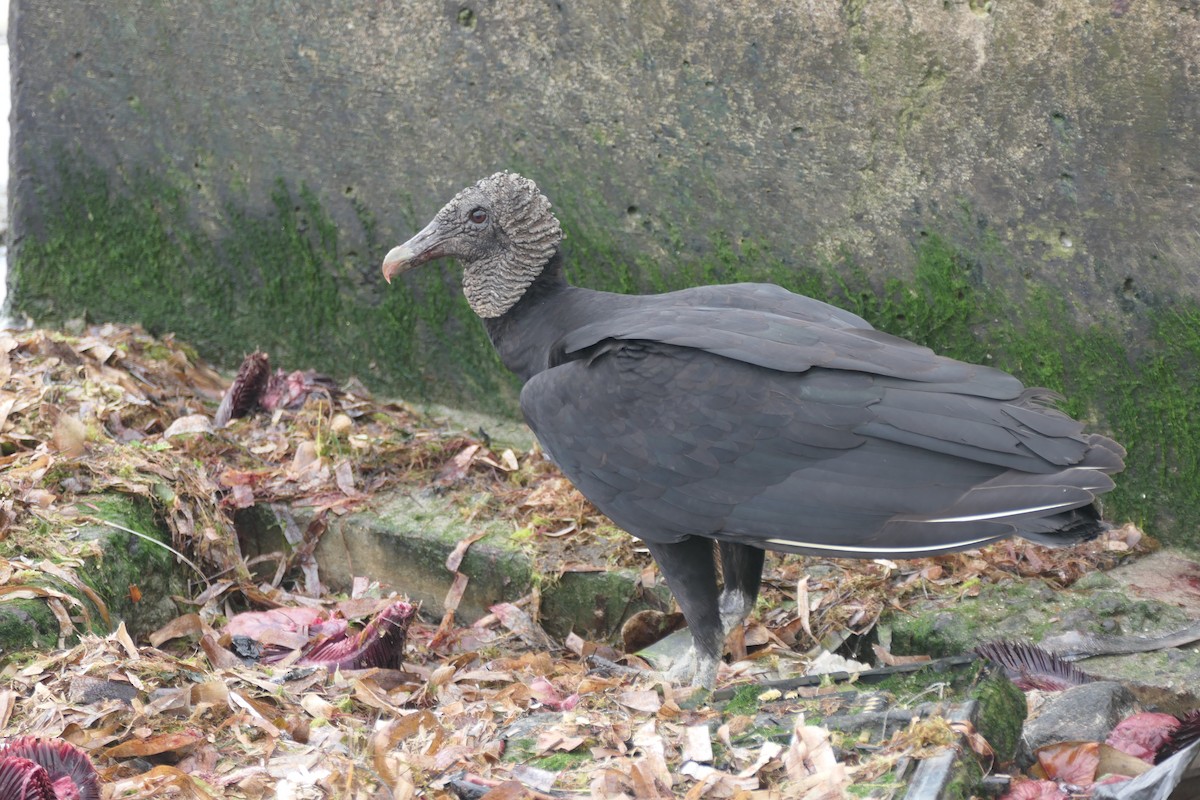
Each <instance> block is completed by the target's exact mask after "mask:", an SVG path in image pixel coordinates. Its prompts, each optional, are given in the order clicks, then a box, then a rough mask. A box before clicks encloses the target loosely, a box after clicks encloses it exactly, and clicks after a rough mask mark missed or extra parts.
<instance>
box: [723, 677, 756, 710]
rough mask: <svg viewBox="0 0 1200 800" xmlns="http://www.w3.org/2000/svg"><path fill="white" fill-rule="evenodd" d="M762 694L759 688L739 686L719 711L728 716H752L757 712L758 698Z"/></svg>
mask: <svg viewBox="0 0 1200 800" xmlns="http://www.w3.org/2000/svg"><path fill="white" fill-rule="evenodd" d="M762 693H763V688H762V687H761V686H753V685H750V686H739V687H738V689H737V691H736V692H734V693H733V697H731V698H729V702H727V703H726V704H725V707H724V708H723V709H721V710H722V711H723V712H724V713H725V714H726V715H728V716H753V715H754V714H756V713H757V712H758V707H759V705H760V703H759V699H758V698H759V695H761V694H762Z"/></svg>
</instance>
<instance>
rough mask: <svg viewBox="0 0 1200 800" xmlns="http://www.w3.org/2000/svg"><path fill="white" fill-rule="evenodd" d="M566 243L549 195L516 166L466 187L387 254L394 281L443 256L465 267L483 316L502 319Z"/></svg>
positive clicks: (466, 287) (474, 304) (470, 293)
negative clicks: (501, 316) (399, 275)
mask: <svg viewBox="0 0 1200 800" xmlns="http://www.w3.org/2000/svg"><path fill="white" fill-rule="evenodd" d="M561 241H562V228H561V227H559V224H558V220H557V219H556V218H555V216H554V214H553V213H552V212H551V211H550V201H549V200H547V199H546V198H545V196H544V195H542V193H541V192H540V191H538V188H537V185H536V184H534V182H533V181H531V180H529V179H528V178H522V177H521V176H520V175H517V174H516V173H513V172H497V173H496V174H495V175H492V176H490V177H487V178H484V179H483V180H481V181H480V182H479V183H477V184H475V185H474V186H470V187H468V188H466V189H463V190H462V191H461V192H459V193H458V194H457V195H455V196H454V199H453V200H451V201H450V202H449V203H447V204H446V205H445V207H443V208H442V210H441V211H439V212H438V213H437V216H435V217H434V218H433V221H432V222H430V223H429V224H428V225H427V226H425V228H424V230H422V231H421V232H420V233H418V234H417V235H416V236H414V237H413V238H411V239H409V240H408V241H407V242H405V243H404V244H402V245H400V246H399V247H395V248H393V249H392V251H391V252H389V253H388V254H387V257H386V258H384V260H383V276H384V278H386V279H387V280H388V281H389V282H390V281H391V279H392V278H393V277H394V276H395V275H397V274H399V273H401V272H406V271H408V270H410V269H412V268H413V267H416V266H419V265H421V264H424V263H425V262H426V261H430V260H432V259H435V258H440V257H442V256H454V257H455V258H457V259H458V261H459V263H460V264H462V267H463V294H465V295H466V297H467V303H469V304H470V306H471V309H472V310H473V311H474V312H475V313H476V314H478V315H479V316H480V317H484V318H493V317H499V316H500V315H502V314H504V312H506V311H508V310H509V309H510V308H512V307H513V306H514V305H515V304H516V302H517V301H518V300H520V299H521V295H523V294H524V293H525V290H526V289H528V288H529V284H531V283H533V280H534V278H536V277H537V276H538V275H539V274H540V273H541V271H542V269H543V268H544V267H545V266H546V262H547V261H549V260H550V257H551V256H552V255H554V250H555V248H556V247H558V244H559V242H561Z"/></svg>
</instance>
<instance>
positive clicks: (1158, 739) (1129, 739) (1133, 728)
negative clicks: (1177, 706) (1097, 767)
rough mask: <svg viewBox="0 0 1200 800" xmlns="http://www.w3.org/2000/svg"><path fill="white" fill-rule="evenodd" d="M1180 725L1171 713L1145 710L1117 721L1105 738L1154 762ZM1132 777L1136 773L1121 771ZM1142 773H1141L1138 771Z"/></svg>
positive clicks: (1135, 754)
mask: <svg viewBox="0 0 1200 800" xmlns="http://www.w3.org/2000/svg"><path fill="white" fill-rule="evenodd" d="M1178 727H1179V720H1178V719H1176V718H1175V717H1173V716H1172V715H1170V714H1162V713H1158V712H1153V711H1143V712H1141V713H1139V714H1134V715H1132V716H1130V717H1126V718H1125V719H1123V720H1121V721H1120V722H1119V723H1117V726H1116V727H1115V728H1113V729H1112V732H1111V733H1109V734H1108V738H1107V739H1105V743H1106V744H1108V745H1109V746H1110V747H1115V748H1116V749H1117V750H1120V751H1121V752H1123V753H1128V754H1129V755H1131V756H1135V757H1137V758H1139V759H1141V760H1142V761H1145V762H1147V763H1148V764H1153V763H1154V759H1155V756H1157V755H1158V752H1159V751H1160V750H1161V749H1162V748H1163V746H1164V745H1166V744H1167V742H1169V741H1171V736H1172V734H1173V733H1174V732H1175V730H1176V729H1177V728H1178ZM1120 774H1121V775H1129V776H1130V777H1132V776H1133V775H1134V774H1135V773H1132V772H1121V773H1120ZM1138 774H1140V773H1138Z"/></svg>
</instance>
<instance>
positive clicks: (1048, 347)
mask: <svg viewBox="0 0 1200 800" xmlns="http://www.w3.org/2000/svg"><path fill="white" fill-rule="evenodd" d="M12 3H13V8H12V43H13V53H14V68H15V74H14V84H13V86H14V96H13V100H14V115H13V144H14V148H13V175H12V179H11V193H12V228H13V234H14V239H15V240H14V248H13V249H14V253H13V256H14V258H15V262H16V267H15V277H14V278H13V280H14V284H13V286H12V287H11V288H12V290H13V294H14V298H15V307H16V310H17V311H18V312H21V313H26V314H30V315H32V316H34V317H36V318H39V319H45V320H53V319H62V318H69V317H77V316H80V315H82V314H87V315H88V316H89V317H91V318H113V317H120V318H125V319H138V320H141V321H143V322H144V323H146V324H147V325H148V326H149V327H151V328H153V329H156V330H168V329H169V330H175V331H177V332H179V333H180V335H182V336H185V337H187V338H189V339H191V340H193V341H195V342H196V343H197V344H198V345H199V346H200V347H201V348H202V349H203V350H204V351H205V352H206V353H208V354H209V355H212V356H215V357H217V358H219V359H223V360H225V361H227V362H230V363H232V362H234V361H236V360H237V359H238V357H240V355H241V354H242V353H244V352H248V351H249V350H252V349H254V348H255V347H264V348H267V349H269V350H271V352H272V354H273V355H276V356H277V357H279V358H282V359H283V360H285V361H288V362H291V364H292V365H294V366H316V367H319V368H324V369H328V370H332V371H335V372H338V373H339V374H347V373H351V372H352V373H355V374H358V375H359V376H360V377H362V378H363V379H364V380H366V381H367V382H368V383H371V384H373V385H377V386H382V387H389V388H392V389H398V390H403V391H405V392H406V393H412V394H417V395H429V396H435V397H441V398H443V399H451V400H459V401H464V400H465V401H467V402H474V403H475V404H477V405H478V404H485V405H486V404H492V403H494V402H495V400H494V398H495V397H497V396H499V397H502V398H507V399H506V400H504V401H505V402H510V401H511V396H512V385H511V383H509V382H508V381H507V380H506V379H505V378H503V377H501V373H500V371H499V370H498V368H497V365H496V363H495V360H494V359H493V358H492V357H491V355H490V354H489V353H488V351H487V349H486V345H485V343H484V342H483V340H482V338H481V336H480V335H479V333H478V330H477V327H476V326H475V324H474V321H473V320H471V319H470V317H469V315H468V314H466V313H465V305H464V304H463V303H462V302H461V300H460V299H459V298H458V297H457V289H456V285H455V276H454V274H453V270H452V269H450V268H449V267H446V268H445V269H444V270H443V271H442V272H438V271H437V270H434V271H432V272H431V273H430V274H429V275H428V276H425V277H418V278H415V279H414V281H413V282H411V283H409V284H406V285H405V286H404V287H400V288H398V289H396V288H393V289H390V290H389V289H385V287H383V286H382V285H381V282H380V281H379V279H378V274H377V268H378V261H379V259H380V257H381V256H382V254H383V253H384V252H385V251H386V250H387V249H388V247H390V246H391V245H392V244H394V243H396V242H398V241H400V240H402V239H404V238H406V237H407V236H408V235H409V234H410V233H412V232H413V231H414V230H415V229H416V228H417V227H418V226H419V225H420V224H422V223H423V222H424V221H425V219H426V218H427V217H428V216H429V215H431V214H432V213H433V212H434V211H435V210H436V209H437V208H438V207H440V205H441V204H442V203H443V202H444V201H445V200H446V199H448V198H449V197H450V196H451V195H452V194H453V193H454V192H455V191H456V190H457V189H459V188H460V187H462V186H463V185H466V184H468V183H471V182H473V181H474V180H476V179H478V178H479V177H482V176H483V175H486V174H489V173H490V172H491V171H494V170H496V169H499V168H511V169H517V170H520V171H522V172H524V173H526V174H528V175H529V176H530V177H533V178H535V179H536V180H537V181H538V182H539V183H540V184H541V185H542V187H543V189H544V190H545V191H546V193H547V194H548V195H549V196H550V198H551V199H552V200H553V201H554V202H555V204H556V207H557V208H558V209H559V211H560V216H562V217H563V222H564V224H565V226H566V228H567V230H568V234H569V237H570V238H569V241H568V246H569V248H570V252H571V255H572V259H573V261H572V265H573V271H574V274H575V275H576V277H577V278H578V279H579V281H580V282H582V283H588V284H590V285H594V286H602V287H606V288H607V287H615V288H622V289H626V290H647V289H650V288H654V287H659V286H675V285H679V284H681V283H686V282H694V281H696V280H728V279H733V278H743V277H756V276H757V277H764V276H765V277H768V278H770V279H773V280H779V281H781V282H784V283H786V284H789V285H795V286H810V285H817V284H816V283H813V281H811V280H809V278H808V277H806V276H809V275H810V272H809V270H815V271H816V272H817V273H822V274H824V275H825V278H824V280H825V283H824V285H825V286H826V287H827V288H830V290H831V294H833V295H834V296H837V295H838V294H839V292H840V294H841V296H842V299H848V300H849V301H852V302H857V303H859V304H861V303H863V302H864V298H867V297H868V296H869V295H870V294H871V292H872V290H875V291H878V290H879V289H880V288H881V287H883V286H884V285H885V279H886V278H891V279H894V280H895V281H898V282H899V283H895V284H889V286H890V287H891V288H890V289H887V290H886V291H888V292H891V295H892V297H893V299H894V300H895V301H894V302H893V301H892V300H889V301H888V302H889V303H891V305H888V304H887V303H884V304H883V310H884V311H888V310H889V309H890V310H891V311H892V312H894V313H893V314H892V316H893V317H897V316H899V317H906V316H909V317H910V316H911V314H907V312H905V313H900V312H896V311H895V307H894V306H896V303H901V304H902V302H901V301H904V300H905V298H906V297H909V295H911V297H916V298H917V299H918V300H922V299H924V301H925V302H927V303H929V304H934V303H936V302H938V301H940V300H943V299H946V298H943V297H939V296H938V295H937V292H938V291H939V289H938V286H942V284H939V283H937V282H936V281H932V280H926V281H925V282H924V283H921V281H920V280H918V281H917V282H916V283H913V281H914V276H917V277H918V278H919V277H920V270H921V269H922V258H923V255H922V254H923V253H928V252H930V251H929V250H928V248H927V244H928V243H929V242H931V241H932V242H934V243H935V244H936V245H937V246H938V247H941V248H942V250H944V251H946V252H949V253H950V261H949V262H948V263H950V264H951V266H952V267H953V268H954V269H960V270H961V271H962V276H960V277H963V276H965V277H963V280H965V283H963V284H961V285H960V284H954V283H953V282H951V284H949V285H950V286H951V288H952V289H953V296H952V297H950V298H949V299H950V300H955V299H957V300H958V301H964V302H963V303H962V304H961V305H962V306H963V308H965V309H966V310H967V311H970V310H971V309H973V308H976V305H973V303H974V302H975V297H976V295H978V296H979V297H984V296H986V297H988V298H991V300H990V301H989V303H988V304H987V305H986V309H987V310H986V312H985V313H983V316H982V317H980V318H975V319H965V323H964V325H963V326H960V327H961V329H962V330H966V331H967V332H968V335H969V333H970V332H971V331H974V332H975V333H977V334H980V335H982V337H983V339H982V341H984V342H999V341H1001V340H1004V341H1012V342H1016V341H1020V340H1019V332H1020V331H1032V332H1033V333H1037V332H1038V331H1039V330H1040V331H1041V332H1042V334H1044V337H1043V339H1041V340H1036V342H1037V343H1036V344H1035V345H1028V346H1026V347H1025V350H1024V352H1025V354H1026V357H1024V358H1023V359H1021V358H1016V357H1015V356H1014V359H1015V360H1013V361H1012V362H1010V363H1006V362H1001V363H1003V365H1005V366H1009V367H1010V368H1013V369H1017V370H1018V371H1022V372H1024V373H1025V374H1028V375H1029V376H1030V377H1031V379H1034V380H1037V381H1038V382H1046V383H1051V384H1052V385H1056V386H1058V387H1059V388H1066V389H1074V390H1078V391H1080V392H1082V393H1083V396H1084V401H1083V405H1082V406H1081V407H1080V408H1079V409H1076V410H1077V411H1083V412H1086V413H1092V414H1095V415H1096V416H1098V417H1099V418H1100V419H1101V421H1102V423H1103V424H1107V425H1109V426H1110V427H1112V428H1113V429H1115V430H1117V432H1118V433H1121V432H1122V431H1125V436H1126V438H1130V437H1132V436H1135V435H1136V436H1142V435H1143V434H1145V435H1147V436H1148V435H1149V434H1148V433H1147V432H1148V431H1149V432H1153V430H1154V427H1153V426H1154V424H1155V423H1153V421H1152V420H1151V419H1142V420H1141V421H1140V422H1137V423H1136V424H1135V423H1130V422H1125V421H1122V419H1123V418H1121V415H1122V414H1124V413H1125V411H1122V410H1121V408H1124V406H1121V408H1117V401H1112V402H1107V401H1104V402H1102V401H1100V400H1096V401H1095V402H1093V400H1092V397H1091V396H1090V393H1091V391H1092V389H1093V388H1095V386H1094V385H1098V384H1100V383H1107V384H1113V383H1114V382H1120V381H1125V382H1126V383H1128V384H1129V386H1132V385H1133V383H1134V382H1140V384H1141V385H1142V386H1143V387H1149V388H1144V389H1143V391H1145V392H1148V393H1150V394H1153V396H1154V397H1156V398H1160V400H1161V402H1162V404H1163V407H1164V408H1167V409H1170V411H1169V416H1170V417H1171V418H1172V419H1174V418H1179V419H1185V418H1188V417H1190V414H1191V411H1192V410H1193V409H1192V406H1191V405H1186V404H1187V403H1192V402H1193V401H1191V400H1188V398H1190V396H1191V394H1192V393H1191V392H1189V391H1188V389H1190V388H1191V380H1192V379H1191V378H1190V377H1187V378H1184V377H1183V376H1182V375H1181V373H1182V372H1185V371H1186V369H1187V368H1188V365H1190V364H1194V362H1195V359H1196V357H1197V355H1200V335H1197V337H1196V339H1195V340H1194V341H1193V340H1192V339H1188V338H1187V333H1188V332H1189V331H1192V330H1193V329H1194V328H1195V327H1196V325H1197V324H1198V321H1200V312H1197V310H1196V309H1197V308H1200V305H1197V304H1198V303H1200V280H1198V279H1197V276H1198V274H1200V270H1198V268H1197V265H1198V264H1200V226H1198V224H1197V219H1198V218H1200V216H1198V203H1200V136H1198V132H1200V0H1174V1H1173V2H1161V1H1160V0H1055V1H1054V2H1036V0H1028V2H1026V1H1024V0H1022V1H1021V2H1014V1H1013V0H994V1H993V0H989V1H988V2H984V0H969V2H967V1H960V0H946V2H934V1H933V0H908V2H900V1H897V0H849V1H848V2H832V0H829V1H828V2H825V1H823V0H809V1H808V2H779V3H765V2H760V1H759V0H726V1H725V2H720V3H718V2H695V1H691V0H679V1H678V2H666V0H636V1H633V0H630V1H628V2H619V1H617V0H577V1H575V2H546V1H545V0H494V1H489V0H461V1H459V0H454V1H452V2H450V1H447V0H403V1H402V2H401V1H400V0H362V1H361V2H346V1H345V0H333V1H332V2H331V1H330V0H319V1H318V0H290V1H288V0H274V2H256V3H246V2H242V1H241V0H186V2H184V1H183V0H105V2H98V1H96V0H90V1H89V0H72V2H62V0H12ZM935 250H937V248H936V247H935ZM942 250H939V251H938V252H942ZM833 272H840V273H841V278H840V281H841V282H842V283H847V284H848V285H849V284H853V286H852V287H851V288H849V289H847V288H846V287H845V286H841V287H840V288H839V286H840V284H839V279H837V278H834V277H833V275H832V273H833ZM817 283H820V281H817ZM955 286H957V288H954V287H955ZM898 287H899V288H898ZM904 287H909V288H908V289H906V288H904ZM913 287H915V288H913ZM943 288H944V287H943ZM895 298H898V299H895ZM964 298H965V300H964ZM910 299H911V298H910ZM917 305H918V306H919V303H918V304H917ZM977 307H978V309H983V308H984V307H985V306H984V304H983V303H982V302H980V303H979V304H978V306H977ZM868 310H870V309H868ZM1164 315H1165V316H1164ZM1010 318H1011V319H1010ZM1164 320H1166V321H1164ZM903 321H904V320H903V319H901V320H899V323H897V324H900V323H903ZM893 322H896V320H893ZM960 322H963V320H960ZM1009 323H1014V324H1015V329H1016V331H1017V333H1012V332H1006V331H1007V328H1006V327H1005V326H1006V325H1008V324H1009ZM1097 325H1098V326H1099V327H1097ZM1171 325H1179V326H1181V327H1180V328H1179V330H1181V331H1183V334H1179V333H1178V332H1175V333H1171V331H1174V330H1175V329H1174V328H1171V327H1170V326H1171ZM900 327H901V328H902V330H901V332H903V333H910V331H907V330H904V329H903V325H902V324H900ZM955 330H958V328H956V329H955ZM917 334H919V331H917V333H914V334H913V335H917ZM1097 334H1100V335H1101V339H1100V340H1098V339H1097V338H1096V337H1097ZM1031 335H1032V334H1031ZM1072 337H1074V338H1072ZM1104 337H1108V338H1104ZM1068 340H1069V341H1071V342H1075V343H1076V344H1075V345H1072V347H1075V350H1072V349H1071V348H1064V347H1060V345H1062V343H1063V342H1065V341H1068ZM1027 341H1035V340H1032V339H1031V340H1027ZM1096 341H1102V342H1103V344H1104V346H1103V348H1101V349H1103V350H1104V352H1105V354H1106V355H1105V356H1103V358H1097V364H1099V365H1101V366H1104V365H1108V367H1111V370H1109V371H1108V372H1106V373H1105V374H1104V375H1103V376H1102V377H1101V378H1100V379H1094V378H1090V377H1089V375H1090V374H1091V373H1094V372H1095V370H1091V372H1089V375H1077V374H1073V372H1072V370H1073V369H1076V367H1077V366H1078V364H1079V363H1081V362H1080V357H1079V352H1092V349H1094V348H1095V342H1096ZM1089 348H1091V349H1089ZM1114 348H1115V349H1114ZM1181 348H1182V349H1181ZM1016 349H1019V348H1014V350H1016ZM1035 351H1038V352H1035ZM1051 351H1053V352H1051ZM1076 351H1078V352H1076ZM990 352H991V351H990V350H989V351H988V354H990ZM996 352H997V357H998V358H999V357H1000V355H1002V354H1001V352H1000V349H997V350H996ZM446 353H450V354H451V357H450V358H449V359H447V358H446V357H445V354H446ZM965 354H971V353H970V352H969V349H968V352H966V353H965ZM1148 354H1149V355H1148ZM1145 358H1151V359H1153V358H1159V359H1160V361H1161V362H1162V363H1163V364H1165V365H1166V367H1165V370H1166V372H1165V373H1164V375H1165V376H1168V377H1163V376H1159V377H1154V378H1153V380H1152V377H1153V376H1148V375H1147V374H1144V373H1143V372H1139V371H1138V370H1139V369H1141V368H1140V367H1137V366H1136V365H1137V364H1139V363H1143V362H1142V361H1139V359H1143V360H1144V359H1145ZM1125 361H1128V364H1132V365H1135V366H1133V367H1129V366H1128V364H1127V365H1125V366H1122V362H1125ZM1144 363H1147V364H1148V363H1150V362H1149V361H1145V362H1144ZM1156 363H1157V362H1156ZM1127 367H1128V368H1127ZM1130 369H1132V370H1134V371H1133V372H1130V371H1129V370H1130ZM1077 371H1078V370H1077V369H1076V372H1077ZM1089 381H1091V382H1090V383H1089ZM1153 381H1159V383H1157V384H1153V385H1152V383H1153ZM1101 388H1102V387H1101ZM1096 391H1097V392H1099V391H1100V389H1096ZM1122 397H1123V398H1125V399H1124V400H1122V401H1121V402H1126V401H1127V405H1129V406H1130V408H1134V406H1136V400H1137V392H1136V391H1135V390H1134V389H1132V388H1128V387H1126V389H1125V391H1124V392H1123V394H1122ZM1162 398H1166V399H1162ZM1156 402H1157V401H1156ZM1179 403H1184V404H1185V406H1184V407H1180V406H1179V405H1178V404H1179ZM1143 405H1144V404H1143ZM1195 410H1197V411H1200V409H1195ZM1129 413H1130V414H1134V413H1135V411H1133V410H1130V411H1129ZM1164 413H1168V412H1164ZM1174 424H1175V423H1170V424H1169V425H1168V428H1167V429H1165V430H1164V431H1163V434H1164V436H1170V437H1171V438H1172V439H1174V440H1179V439H1181V438H1183V437H1184V436H1185V435H1188V436H1190V435H1192V434H1193V433H1196V434H1200V431H1193V430H1192V428H1190V427H1187V426H1188V425H1190V424H1191V423H1180V424H1181V425H1183V426H1184V427H1175V428H1171V427H1170V425H1174ZM1195 438H1200V435H1198V436H1197V437H1195ZM1175 447H1176V445H1170V446H1165V445H1164V446H1161V447H1159V446H1156V447H1154V448H1151V449H1148V450H1147V454H1146V455H1145V460H1146V466H1145V469H1147V470H1150V471H1152V472H1154V473H1155V474H1158V475H1159V476H1160V477H1161V479H1162V480H1164V481H1168V480H1175V479H1173V478H1169V476H1170V475H1171V474H1175V475H1178V473H1179V469H1180V467H1181V464H1182V465H1183V468H1184V469H1185V471H1187V472H1188V474H1191V475H1194V474H1195V473H1196V471H1197V469H1198V468H1197V462H1198V461H1200V455H1198V453H1200V450H1188V451H1187V452H1184V453H1180V452H1176V450H1174V449H1172V448H1175ZM1151 462H1152V463H1151ZM1172 470H1174V472H1173V473H1172ZM1147 474H1149V473H1147ZM1164 476H1165V477H1164ZM1180 480H1182V479H1180ZM1156 485H1157V484H1156ZM1172 485H1173V484H1172ZM1164 486H1165V484H1164ZM1161 488H1162V487H1161V486H1160V489H1161ZM1163 491H1166V489H1163ZM1172 491H1174V490H1172ZM1141 494H1143V495H1144V494H1145V492H1141ZM1147 502H1155V501H1154V500H1153V499H1151V500H1148V501H1147ZM1190 502H1191V501H1189V503H1190ZM1185 505H1186V504H1185ZM1195 505H1196V507H1197V508H1200V495H1198V496H1197V497H1196V503H1195ZM1189 507H1190V506H1189Z"/></svg>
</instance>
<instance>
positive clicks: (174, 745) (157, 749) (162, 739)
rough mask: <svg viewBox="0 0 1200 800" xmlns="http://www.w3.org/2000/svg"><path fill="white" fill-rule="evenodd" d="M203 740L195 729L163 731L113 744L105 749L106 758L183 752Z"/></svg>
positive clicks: (142, 756)
mask: <svg viewBox="0 0 1200 800" xmlns="http://www.w3.org/2000/svg"><path fill="white" fill-rule="evenodd" d="M202 741H204V736H202V735H201V734H200V733H198V732H196V731H187V732H183V733H164V734H161V735H158V736H150V737H148V738H145V739H134V740H131V741H128V742H124V743H122V744H118V745H114V746H113V747H110V748H108V750H106V751H105V753H104V754H105V756H107V757H108V758H134V757H141V758H144V757H146V756H153V755H159V754H160V753H181V752H185V751H187V750H189V749H191V748H192V747H195V746H196V745H197V744H198V743H200V742H202Z"/></svg>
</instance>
